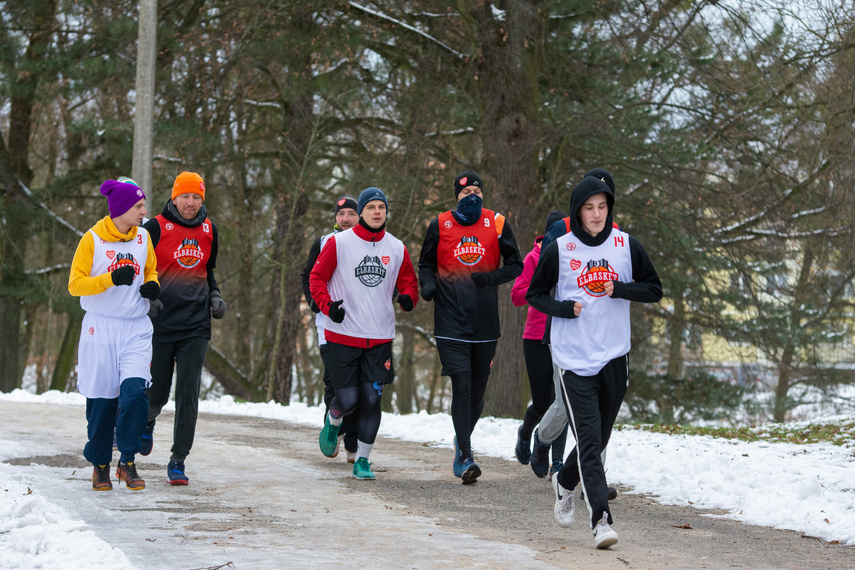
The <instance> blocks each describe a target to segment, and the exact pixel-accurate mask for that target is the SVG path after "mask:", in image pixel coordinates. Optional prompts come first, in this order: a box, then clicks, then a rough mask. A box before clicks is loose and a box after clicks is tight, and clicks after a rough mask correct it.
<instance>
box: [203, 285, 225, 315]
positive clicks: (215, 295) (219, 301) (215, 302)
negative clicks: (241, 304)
mask: <svg viewBox="0 0 855 570" xmlns="http://www.w3.org/2000/svg"><path fill="white" fill-rule="evenodd" d="M208 304H209V305H210V306H211V316H212V317H214V318H215V319H222V318H223V317H224V316H226V307H227V305H226V302H225V301H223V298H222V297H221V296H220V292H219V291H211V298H210V299H209V300H208Z"/></svg>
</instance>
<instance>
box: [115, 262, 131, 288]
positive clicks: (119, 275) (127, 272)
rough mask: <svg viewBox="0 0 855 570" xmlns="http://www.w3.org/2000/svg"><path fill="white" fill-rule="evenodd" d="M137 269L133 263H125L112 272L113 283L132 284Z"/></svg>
mask: <svg viewBox="0 0 855 570" xmlns="http://www.w3.org/2000/svg"><path fill="white" fill-rule="evenodd" d="M135 276H136V271H134V266H133V265H123V266H121V267H120V268H118V269H116V270H114V271H113V272H112V273H110V278H111V279H112V280H113V285H131V284H133V282H134V277H135Z"/></svg>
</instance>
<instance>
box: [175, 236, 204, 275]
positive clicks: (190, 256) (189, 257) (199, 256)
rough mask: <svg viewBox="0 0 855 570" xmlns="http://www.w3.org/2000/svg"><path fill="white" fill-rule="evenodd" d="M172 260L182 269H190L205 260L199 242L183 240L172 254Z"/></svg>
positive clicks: (188, 239)
mask: <svg viewBox="0 0 855 570" xmlns="http://www.w3.org/2000/svg"><path fill="white" fill-rule="evenodd" d="M172 258H173V259H174V260H175V261H177V262H178V265H180V266H181V267H183V268H184V269H191V268H193V267H196V266H197V265H199V262H200V261H202V260H203V259H204V258H205V252H203V251H202V249H201V248H200V247H199V240H197V239H190V238H184V239H183V240H181V245H179V246H178V249H176V250H175V251H174V252H172Z"/></svg>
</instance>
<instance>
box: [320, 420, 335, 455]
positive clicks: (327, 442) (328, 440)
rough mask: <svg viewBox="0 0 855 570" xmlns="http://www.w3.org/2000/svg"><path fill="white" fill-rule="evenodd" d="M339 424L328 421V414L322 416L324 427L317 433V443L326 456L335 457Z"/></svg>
mask: <svg viewBox="0 0 855 570" xmlns="http://www.w3.org/2000/svg"><path fill="white" fill-rule="evenodd" d="M339 428H341V425H337V426H334V425H332V424H331V423H330V416H329V414H327V416H326V417H325V418H324V428H323V429H322V430H321V433H320V435H318V445H320V447H321V453H323V454H324V455H326V456H327V457H335V456H336V452H337V451H338V430H339Z"/></svg>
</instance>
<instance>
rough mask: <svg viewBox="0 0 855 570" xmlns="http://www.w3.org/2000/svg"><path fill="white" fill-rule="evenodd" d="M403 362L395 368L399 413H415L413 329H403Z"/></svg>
mask: <svg viewBox="0 0 855 570" xmlns="http://www.w3.org/2000/svg"><path fill="white" fill-rule="evenodd" d="M399 330H400V332H401V360H400V362H399V364H398V365H396V366H395V393H396V394H397V395H398V413H399V414H411V413H413V390H414V388H413V385H414V380H415V375H416V370H415V363H414V362H413V359H414V352H415V346H414V344H415V333H414V332H413V329H412V328H411V327H402V328H400V329H399Z"/></svg>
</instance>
